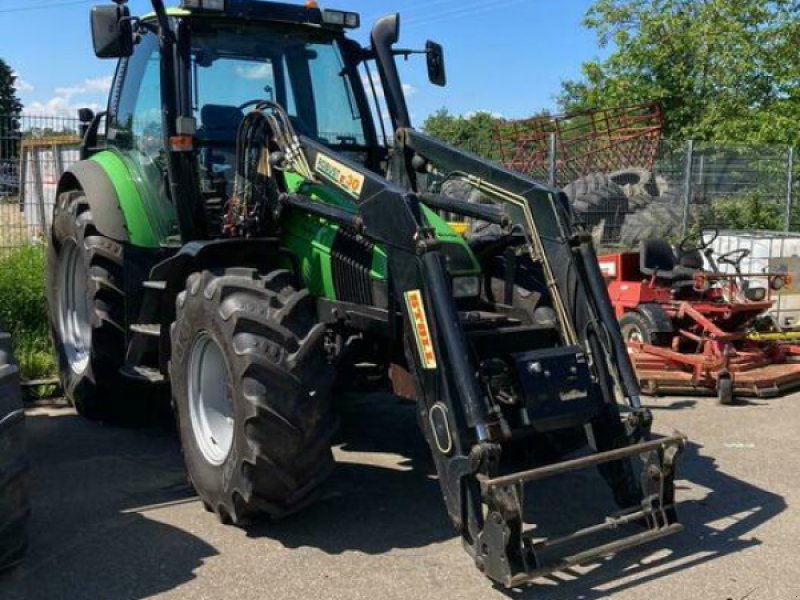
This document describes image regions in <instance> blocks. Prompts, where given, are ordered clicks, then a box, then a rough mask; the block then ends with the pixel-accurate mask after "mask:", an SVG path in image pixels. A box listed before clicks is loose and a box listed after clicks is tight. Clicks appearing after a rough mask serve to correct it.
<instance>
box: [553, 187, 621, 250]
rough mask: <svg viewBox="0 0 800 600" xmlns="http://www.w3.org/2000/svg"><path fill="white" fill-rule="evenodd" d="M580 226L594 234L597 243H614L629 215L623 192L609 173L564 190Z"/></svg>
mask: <svg viewBox="0 0 800 600" xmlns="http://www.w3.org/2000/svg"><path fill="white" fill-rule="evenodd" d="M564 193H565V194H566V195H567V198H569V200H570V203H571V204H572V208H573V210H574V211H575V215H576V217H577V219H578V223H580V224H581V225H583V226H584V227H585V228H586V229H587V230H588V231H590V232H591V233H592V236H593V237H594V239H595V242H597V243H602V242H613V241H615V240H616V239H617V238H618V237H619V234H620V228H621V227H622V224H623V223H624V221H625V216H626V215H627V214H628V212H629V204H630V203H629V201H628V197H627V196H626V195H625V193H624V191H623V189H622V188H621V187H620V186H619V185H618V184H616V183H615V182H614V181H613V180H612V179H611V178H610V177H609V176H608V175H607V174H605V173H591V174H589V175H587V176H585V177H581V178H580V179H576V180H575V181H573V182H572V183H570V184H568V185H567V186H566V187H565V188H564Z"/></svg>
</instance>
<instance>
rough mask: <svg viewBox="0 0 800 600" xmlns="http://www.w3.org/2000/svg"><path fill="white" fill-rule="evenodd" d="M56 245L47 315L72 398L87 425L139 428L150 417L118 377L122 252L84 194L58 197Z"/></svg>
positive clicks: (49, 258) (121, 340) (50, 269)
mask: <svg viewBox="0 0 800 600" xmlns="http://www.w3.org/2000/svg"><path fill="white" fill-rule="evenodd" d="M50 242H51V243H50V244H49V247H48V253H47V284H48V285H47V290H48V292H47V293H48V311H49V318H50V331H51V335H52V338H53V343H54V345H55V349H56V355H57V359H58V368H59V378H60V380H61V385H62V387H63V389H64V393H65V395H66V396H67V398H68V399H69V400H70V401H71V402H72V404H73V405H74V406H75V409H76V410H77V411H78V413H80V414H81V415H82V416H84V417H86V418H89V419H92V420H103V421H111V422H115V423H119V424H132V423H134V422H137V421H140V420H141V418H142V414H143V412H144V411H143V410H141V407H140V406H137V404H136V401H135V400H134V399H133V398H132V397H131V396H132V394H131V393H129V392H130V391H131V383H130V382H129V381H127V380H125V379H124V378H123V377H122V376H121V375H120V373H119V370H120V368H121V367H122V366H123V364H124V360H125V326H126V323H125V292H124V289H125V286H124V280H123V268H124V264H125V262H124V248H123V245H122V244H121V243H119V242H117V241H115V240H112V239H111V238H109V237H106V236H104V235H102V234H101V233H100V232H99V231H98V229H97V227H95V223H94V218H93V216H92V210H91V207H90V206H89V202H88V200H87V199H86V195H85V194H84V193H83V192H82V191H80V190H76V191H69V192H65V193H62V194H60V195H59V197H58V200H57V202H56V205H55V209H54V213H53V229H52V237H51V240H50ZM140 404H141V403H140Z"/></svg>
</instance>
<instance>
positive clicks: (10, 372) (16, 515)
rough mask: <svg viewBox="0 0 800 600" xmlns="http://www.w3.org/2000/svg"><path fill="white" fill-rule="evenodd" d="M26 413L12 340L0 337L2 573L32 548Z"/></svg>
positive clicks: (0, 519) (6, 336)
mask: <svg viewBox="0 0 800 600" xmlns="http://www.w3.org/2000/svg"><path fill="white" fill-rule="evenodd" d="M24 429H25V411H24V410H23V408H22V397H21V394H20V389H19V373H18V371H17V366H16V365H15V364H14V361H13V359H12V357H11V340H10V338H9V336H8V334H6V333H3V334H0V570H3V569H7V568H9V567H11V566H13V565H15V564H17V563H18V562H19V561H20V560H22V556H23V554H24V553H25V548H26V546H27V545H28V516H29V514H30V501H29V492H28V471H29V466H28V458H27V454H26V452H25V431H24Z"/></svg>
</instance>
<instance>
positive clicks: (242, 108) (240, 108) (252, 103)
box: [237, 98, 264, 110]
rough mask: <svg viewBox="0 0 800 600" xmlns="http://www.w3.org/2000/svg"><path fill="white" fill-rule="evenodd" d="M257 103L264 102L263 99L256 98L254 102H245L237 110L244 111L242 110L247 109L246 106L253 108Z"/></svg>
mask: <svg viewBox="0 0 800 600" xmlns="http://www.w3.org/2000/svg"><path fill="white" fill-rule="evenodd" d="M259 102H264V99H263V98H256V99H255V100H248V101H247V102H245V103H244V104H240V105H239V106H238V107H237V108H238V109H239V110H244V109H245V108H247V107H248V106H255V105H256V104H258V103H259Z"/></svg>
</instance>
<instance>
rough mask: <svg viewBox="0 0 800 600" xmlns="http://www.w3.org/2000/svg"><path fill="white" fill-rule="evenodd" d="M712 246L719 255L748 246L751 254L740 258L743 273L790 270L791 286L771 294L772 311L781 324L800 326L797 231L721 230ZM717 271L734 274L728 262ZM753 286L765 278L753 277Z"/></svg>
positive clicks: (799, 244) (799, 272)
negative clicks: (773, 303)
mask: <svg viewBox="0 0 800 600" xmlns="http://www.w3.org/2000/svg"><path fill="white" fill-rule="evenodd" d="M711 247H712V248H713V250H714V255H715V256H719V255H721V254H725V253H726V252H730V251H732V250H739V249H743V248H744V249H747V250H749V251H750V254H749V255H748V256H746V257H745V258H744V260H742V263H741V266H742V272H743V273H769V272H781V271H785V272H787V273H791V275H792V279H793V285H792V286H791V287H790V288H787V289H786V290H784V291H782V292H781V293H780V294H777V295H775V294H774V295H773V299H774V300H775V306H774V307H773V309H772V311H771V313H772V315H773V316H774V317H775V319H776V320H777V321H778V323H780V325H781V326H782V327H794V326H800V234H798V233H782V232H772V231H757V232H749V231H720V234H719V237H717V239H716V240H715V241H714V242H713V244H712V245H711ZM719 269H720V271H722V272H724V273H733V272H734V271H735V270H734V268H733V266H731V265H725V264H722V265H719ZM750 283H751V285H752V286H760V287H764V286H765V285H766V281H765V280H764V279H752V280H751V281H750Z"/></svg>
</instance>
